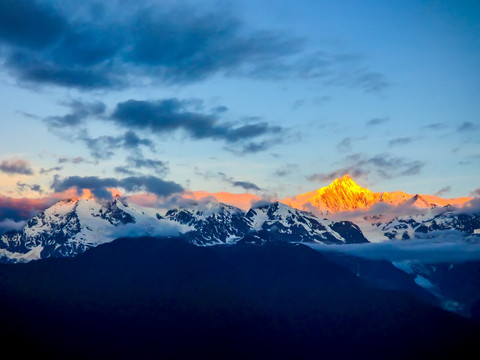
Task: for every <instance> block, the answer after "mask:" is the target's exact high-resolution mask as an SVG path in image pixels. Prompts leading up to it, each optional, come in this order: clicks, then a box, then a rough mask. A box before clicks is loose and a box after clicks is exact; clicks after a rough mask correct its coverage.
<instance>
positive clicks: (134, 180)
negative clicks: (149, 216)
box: [51, 176, 183, 199]
mask: <svg viewBox="0 0 480 360" xmlns="http://www.w3.org/2000/svg"><path fill="white" fill-rule="evenodd" d="M51 188H52V189H53V190H54V191H55V192H63V191H66V190H68V189H71V188H76V189H77V191H78V190H80V189H89V190H90V191H91V192H92V194H93V195H94V196H95V197H97V198H107V199H108V198H111V197H112V194H111V192H110V191H109V190H108V189H109V188H123V189H125V190H126V191H129V192H136V191H146V192H150V193H152V194H155V195H158V196H169V195H171V194H174V193H179V192H182V191H183V187H182V186H181V185H179V184H177V183H175V182H173V181H165V180H162V179H160V178H158V177H155V176H129V177H126V178H123V179H115V178H100V177H97V176H83V177H82V176H70V177H67V178H64V179H60V177H58V176H55V177H54V181H53V183H52V185H51Z"/></svg>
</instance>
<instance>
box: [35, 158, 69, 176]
mask: <svg viewBox="0 0 480 360" xmlns="http://www.w3.org/2000/svg"><path fill="white" fill-rule="evenodd" d="M59 160H60V159H59ZM62 169H63V167H62V166H55V167H51V168H48V169H45V168H43V167H42V168H41V169H40V171H39V174H40V175H47V174H50V173H51V172H55V171H60V170H62Z"/></svg>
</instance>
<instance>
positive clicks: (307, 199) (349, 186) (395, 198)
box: [282, 175, 471, 215]
mask: <svg viewBox="0 0 480 360" xmlns="http://www.w3.org/2000/svg"><path fill="white" fill-rule="evenodd" d="M469 200H471V198H457V199H443V198H440V197H438V196H433V195H419V194H416V195H411V194H407V193H405V192H403V191H393V192H372V191H371V190H369V189H367V188H364V187H362V186H360V185H358V184H357V183H355V182H354V181H353V180H352V178H351V177H350V176H349V175H345V176H343V177H341V178H339V179H336V180H334V181H333V182H332V183H331V184H330V185H328V186H326V187H323V188H320V189H318V190H315V191H311V192H308V193H305V194H300V195H297V196H295V197H292V198H286V199H284V200H282V202H283V203H285V204H287V205H290V206H292V207H294V208H297V209H301V210H310V211H311V210H315V211H319V212H320V213H322V214H324V215H327V214H330V213H338V212H345V211H355V210H363V209H365V210H368V209H369V208H370V207H372V206H373V205H375V204H377V203H386V204H389V205H393V206H399V205H407V206H413V207H417V208H424V209H429V208H432V207H435V206H446V205H448V204H450V205H462V204H464V203H465V202H467V201H469Z"/></svg>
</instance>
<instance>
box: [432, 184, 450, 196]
mask: <svg viewBox="0 0 480 360" xmlns="http://www.w3.org/2000/svg"><path fill="white" fill-rule="evenodd" d="M450 191H452V187H451V186H450V185H448V186H445V187H443V188H441V189H440V190H438V191H437V192H436V193H435V195H436V196H443V195H445V194H447V193H449V192H450Z"/></svg>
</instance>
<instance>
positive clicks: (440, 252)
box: [308, 231, 480, 263]
mask: <svg viewBox="0 0 480 360" xmlns="http://www.w3.org/2000/svg"><path fill="white" fill-rule="evenodd" d="M308 246H310V247H311V248H313V249H315V250H318V251H322V252H331V251H332V252H341V253H346V254H349V255H354V256H359V257H364V258H367V259H372V260H387V261H393V262H401V261H415V262H421V263H456V262H465V261H478V260H480V242H479V241H478V239H476V240H475V239H474V238H472V237H467V236H465V235H464V234H462V233H460V232H457V231H439V232H436V233H429V238H425V239H415V240H410V241H402V240H389V241H383V242H380V243H367V244H349V245H320V244H318V245H317V244H312V245H308Z"/></svg>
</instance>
